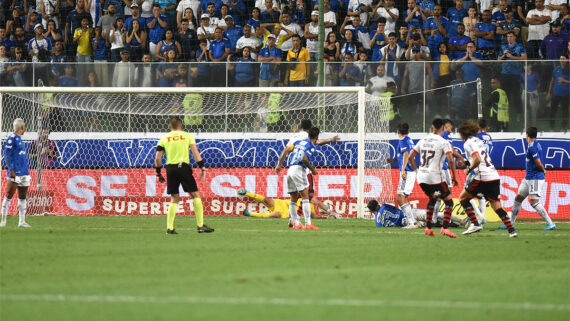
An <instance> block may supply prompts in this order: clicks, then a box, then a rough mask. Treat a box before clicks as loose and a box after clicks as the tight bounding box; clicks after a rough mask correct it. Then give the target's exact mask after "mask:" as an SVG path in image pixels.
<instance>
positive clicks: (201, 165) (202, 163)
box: [196, 160, 206, 169]
mask: <svg viewBox="0 0 570 321" xmlns="http://www.w3.org/2000/svg"><path fill="white" fill-rule="evenodd" d="M196 164H198V167H200V168H202V169H204V167H205V166H206V165H204V161H203V160H201V161H199V162H196Z"/></svg>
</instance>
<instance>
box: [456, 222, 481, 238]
mask: <svg viewBox="0 0 570 321" xmlns="http://www.w3.org/2000/svg"><path fill="white" fill-rule="evenodd" d="M482 229H483V228H482V227H481V226H476V225H474V224H471V225H469V228H468V229H467V230H465V231H463V233H461V234H463V235H469V234H473V233H477V232H481V230H482Z"/></svg>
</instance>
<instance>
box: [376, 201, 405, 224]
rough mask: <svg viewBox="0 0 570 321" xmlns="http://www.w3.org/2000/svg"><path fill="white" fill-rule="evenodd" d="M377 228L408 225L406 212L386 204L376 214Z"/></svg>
mask: <svg viewBox="0 0 570 321" xmlns="http://www.w3.org/2000/svg"><path fill="white" fill-rule="evenodd" d="M374 218H375V219H376V226H377V227H391V226H404V225H407V221H406V218H405V216H404V212H402V210H399V209H397V208H396V207H394V206H392V205H389V204H384V205H382V206H381V207H380V209H379V210H378V211H377V212H376V213H374Z"/></svg>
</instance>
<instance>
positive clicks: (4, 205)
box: [2, 196, 12, 223]
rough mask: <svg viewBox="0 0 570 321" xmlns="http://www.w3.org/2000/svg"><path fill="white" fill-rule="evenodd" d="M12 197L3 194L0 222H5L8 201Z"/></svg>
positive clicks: (8, 205) (8, 206)
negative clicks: (0, 219)
mask: <svg viewBox="0 0 570 321" xmlns="http://www.w3.org/2000/svg"><path fill="white" fill-rule="evenodd" d="M11 200H12V199H11V198H8V197H6V196H4V200H3V201H2V222H3V223H5V222H6V217H7V216H8V209H9V208H10V201H11Z"/></svg>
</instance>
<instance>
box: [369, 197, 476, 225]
mask: <svg viewBox="0 0 570 321" xmlns="http://www.w3.org/2000/svg"><path fill="white" fill-rule="evenodd" d="M366 207H368V210H370V213H378V211H379V210H380V207H381V205H380V203H378V201H377V200H371V201H370V202H368V205H367V206H366ZM402 212H403V211H402ZM410 212H411V215H412V216H413V218H414V221H415V223H414V224H415V225H416V227H424V226H426V212H427V211H426V210H425V209H423V208H410ZM400 215H401V216H399V217H396V216H393V215H391V217H390V218H389V220H391V221H392V223H394V225H393V226H401V227H402V228H408V229H409V227H407V226H408V225H409V224H408V223H407V222H406V224H402V223H401V222H405V221H406V220H407V219H408V218H407V217H406V216H405V214H403V213H401V214H400ZM439 215H440V217H439V218H440V220H441V221H443V213H441V214H439ZM469 223H470V221H469V219H468V218H467V217H466V218H464V219H461V218H459V217H457V216H454V215H452V216H451V222H450V223H449V227H467V226H468V225H469ZM434 226H435V225H434Z"/></svg>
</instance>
